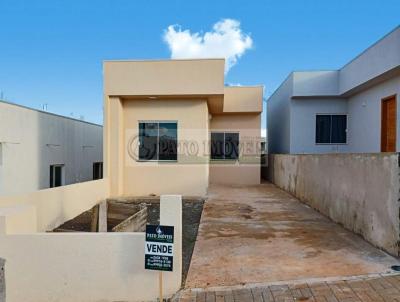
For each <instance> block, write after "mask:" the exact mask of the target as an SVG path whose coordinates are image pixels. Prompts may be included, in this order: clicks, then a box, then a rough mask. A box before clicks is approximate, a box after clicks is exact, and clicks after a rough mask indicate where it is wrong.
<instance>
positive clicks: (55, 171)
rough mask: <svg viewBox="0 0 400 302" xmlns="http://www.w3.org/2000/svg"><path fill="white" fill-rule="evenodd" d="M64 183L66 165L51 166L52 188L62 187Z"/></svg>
mask: <svg viewBox="0 0 400 302" xmlns="http://www.w3.org/2000/svg"><path fill="white" fill-rule="evenodd" d="M63 184H64V165H51V166H50V188H54V187H60V186H62V185H63Z"/></svg>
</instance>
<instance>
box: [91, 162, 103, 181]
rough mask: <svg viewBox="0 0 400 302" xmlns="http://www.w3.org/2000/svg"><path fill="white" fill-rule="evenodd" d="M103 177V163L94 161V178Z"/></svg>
mask: <svg viewBox="0 0 400 302" xmlns="http://www.w3.org/2000/svg"><path fill="white" fill-rule="evenodd" d="M102 178H103V163H102V162H97V163H93V179H102Z"/></svg>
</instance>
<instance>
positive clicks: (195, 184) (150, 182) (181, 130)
mask: <svg viewBox="0 0 400 302" xmlns="http://www.w3.org/2000/svg"><path fill="white" fill-rule="evenodd" d="M139 121H177V123H178V144H179V148H178V161H177V162H139V161H137V160H136V159H134V158H132V157H131V156H130V154H129V152H128V148H130V149H131V151H133V152H134V153H135V154H137V148H138V146H137V144H136V143H135V142H134V143H133V144H132V143H131V139H132V138H135V137H137V136H138V134H139V130H138V126H139ZM123 129H124V130H123V133H124V148H123V149H124V150H123V154H124V160H123V195H148V194H151V193H153V194H157V195H161V194H182V195H195V196H203V195H205V194H206V192H207V187H208V158H207V156H208V148H205V146H204V144H205V143H206V142H207V141H208V135H209V132H208V109H207V101H206V100H205V99H185V100H124V101H123ZM193 145H195V146H197V148H198V151H197V152H190V151H189V152H188V149H187V147H186V146H193Z"/></svg>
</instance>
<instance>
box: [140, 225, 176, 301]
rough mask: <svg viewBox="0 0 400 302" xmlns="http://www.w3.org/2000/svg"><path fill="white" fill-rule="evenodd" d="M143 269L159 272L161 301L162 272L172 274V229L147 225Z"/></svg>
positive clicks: (161, 299) (170, 227)
mask: <svg viewBox="0 0 400 302" xmlns="http://www.w3.org/2000/svg"><path fill="white" fill-rule="evenodd" d="M144 255H145V256H144V257H145V259H144V268H145V269H148V270H156V271H159V274H158V283H159V290H160V302H162V301H163V273H162V272H163V271H166V272H172V271H173V264H174V227H173V226H166V225H147V226H146V242H145V247H144Z"/></svg>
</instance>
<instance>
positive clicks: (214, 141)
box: [211, 132, 239, 159]
mask: <svg viewBox="0 0 400 302" xmlns="http://www.w3.org/2000/svg"><path fill="white" fill-rule="evenodd" d="M238 158H239V133H235V132H212V133H211V159H238Z"/></svg>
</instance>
